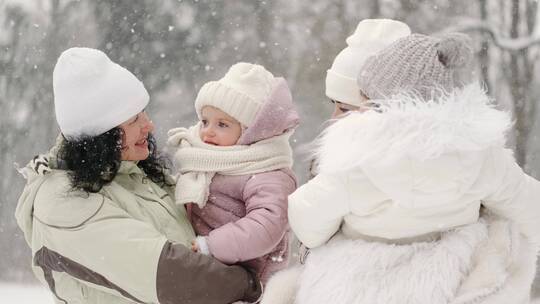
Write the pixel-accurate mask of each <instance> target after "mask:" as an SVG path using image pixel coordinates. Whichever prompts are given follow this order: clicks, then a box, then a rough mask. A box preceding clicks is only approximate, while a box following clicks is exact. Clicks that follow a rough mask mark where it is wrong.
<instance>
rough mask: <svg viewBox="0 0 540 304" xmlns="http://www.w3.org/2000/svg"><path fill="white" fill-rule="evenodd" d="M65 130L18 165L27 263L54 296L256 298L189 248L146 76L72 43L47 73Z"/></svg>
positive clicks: (245, 275)
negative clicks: (157, 137)
mask: <svg viewBox="0 0 540 304" xmlns="http://www.w3.org/2000/svg"><path fill="white" fill-rule="evenodd" d="M53 86H54V102H55V110H56V118H57V122H58V125H59V127H60V130H61V132H62V136H59V139H58V141H57V144H56V146H55V147H54V148H53V149H52V150H51V151H50V152H49V154H47V155H44V156H40V157H37V158H35V159H34V160H33V161H31V162H30V163H29V165H28V166H26V167H25V168H23V169H21V170H20V172H21V173H22V174H23V175H24V177H25V178H26V179H27V184H26V187H25V188H24V191H23V193H22V195H21V197H20V199H19V203H18V206H17V210H16V218H17V222H18V224H19V226H20V228H21V229H22V231H23V232H24V235H25V238H26V241H27V242H28V245H29V246H30V248H31V250H32V269H33V271H34V273H35V275H36V276H37V278H38V279H39V280H40V281H41V282H42V283H43V284H45V285H46V286H48V287H49V288H50V290H51V292H52V293H53V294H54V296H55V299H56V302H58V303H162V304H164V303H186V302H189V303H201V304H202V303H205V304H206V303H215V304H220V303H222V304H226V303H231V302H234V301H237V300H243V301H249V302H254V301H256V300H257V298H258V297H259V295H260V293H261V289H260V283H259V282H258V279H257V278H256V277H255V276H254V275H253V274H252V273H251V272H249V271H246V270H245V269H244V268H242V267H239V266H226V265H224V264H222V263H220V262H219V261H217V260H215V259H213V258H210V257H207V256H204V255H201V254H197V253H194V252H192V251H191V250H190V248H189V246H190V245H191V244H190V242H191V240H192V239H193V238H194V237H195V234H194V232H193V229H192V227H191V225H190V223H189V221H188V219H187V216H186V211H185V210H184V209H183V208H178V207H177V206H176V205H175V204H174V181H173V180H172V179H171V178H170V177H169V176H168V175H167V172H166V169H167V168H166V162H165V160H164V159H163V158H162V157H160V156H159V154H158V153H157V149H156V144H155V141H154V138H153V136H152V131H153V129H154V125H153V123H152V121H151V120H150V119H149V117H148V115H147V114H146V112H145V111H144V109H145V107H146V106H147V104H148V101H149V96H148V93H147V91H146V89H145V88H144V86H143V84H142V83H141V82H140V81H139V80H138V79H137V78H136V77H135V76H134V75H133V74H132V73H130V72H129V71H128V70H126V69H124V68H123V67H121V66H120V65H118V64H116V63H114V62H112V61H111V60H110V59H109V58H108V57H107V56H106V55H105V54H104V53H103V52H101V51H99V50H95V49H88V48H71V49H68V50H66V51H65V52H63V53H62V54H61V56H60V57H59V59H58V62H57V63H56V66H55V69H54V74H53Z"/></svg>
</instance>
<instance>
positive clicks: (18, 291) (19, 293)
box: [0, 283, 54, 304]
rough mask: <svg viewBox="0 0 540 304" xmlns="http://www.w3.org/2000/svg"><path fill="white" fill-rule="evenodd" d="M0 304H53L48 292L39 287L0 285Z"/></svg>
mask: <svg viewBox="0 0 540 304" xmlns="http://www.w3.org/2000/svg"><path fill="white" fill-rule="evenodd" d="M0 303H2V304H54V301H53V298H52V296H51V294H50V293H49V291H48V290H46V289H45V287H42V286H40V285H29V286H25V285H16V284H9V283H0Z"/></svg>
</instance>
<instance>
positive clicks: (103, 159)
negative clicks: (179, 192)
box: [58, 127, 170, 193]
mask: <svg viewBox="0 0 540 304" xmlns="http://www.w3.org/2000/svg"><path fill="white" fill-rule="evenodd" d="M123 136H124V131H123V130H122V129H121V128H120V127H116V128H114V129H112V130H109V131H107V132H105V133H103V134H101V135H98V136H85V137H81V138H78V139H77V140H64V142H63V144H62V146H61V148H60V151H59V155H58V157H59V159H60V160H61V161H63V162H64V164H65V167H66V169H67V170H69V171H70V172H69V173H68V175H69V178H70V180H71V186H72V188H73V189H82V190H84V191H86V192H93V193H95V192H99V191H100V190H101V188H103V186H104V185H107V184H109V183H110V182H112V181H113V180H114V178H115V176H116V174H117V173H118V169H119V168H120V164H121V162H122V160H121V155H122V138H123ZM147 140H148V150H149V151H150V154H149V156H148V158H146V159H145V160H141V161H139V162H138V163H137V166H138V167H139V168H141V169H142V170H143V171H144V173H145V174H146V176H147V177H148V178H150V180H152V181H153V182H155V183H157V184H159V185H162V186H163V185H170V184H169V183H167V180H166V178H165V171H166V170H167V169H168V168H169V161H168V159H167V158H165V157H163V156H161V155H160V154H159V153H158V151H157V148H156V140H155V138H154V136H152V134H148V138H147Z"/></svg>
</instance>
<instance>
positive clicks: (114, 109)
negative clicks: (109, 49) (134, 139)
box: [53, 48, 150, 140]
mask: <svg viewBox="0 0 540 304" xmlns="http://www.w3.org/2000/svg"><path fill="white" fill-rule="evenodd" d="M53 90H54V107H55V112H56V121H57V122H58V125H59V126H60V131H61V132H62V134H64V136H65V137H66V138H67V139H72V140H76V139H77V138H79V137H81V136H97V135H100V134H103V133H105V132H107V131H109V130H111V129H112V128H114V127H117V126H118V125H120V124H121V123H123V122H125V121H127V120H128V119H130V118H131V117H133V116H135V115H136V114H137V113H139V112H141V111H142V110H143V109H144V108H145V107H146V105H147V104H148V101H149V99H150V98H149V96H148V92H147V91H146V89H145V88H144V85H143V84H142V82H140V81H139V80H138V79H137V77H135V75H133V74H132V73H131V72H130V71H128V70H126V69H125V68H123V67H121V66H120V65H118V64H116V63H114V62H112V61H111V60H110V59H109V57H107V55H105V54H104V53H103V52H101V51H99V50H96V49H90V48H70V49H68V50H66V51H64V52H63V53H62V54H61V55H60V57H59V58H58V61H57V62H56V66H55V67H54V72H53Z"/></svg>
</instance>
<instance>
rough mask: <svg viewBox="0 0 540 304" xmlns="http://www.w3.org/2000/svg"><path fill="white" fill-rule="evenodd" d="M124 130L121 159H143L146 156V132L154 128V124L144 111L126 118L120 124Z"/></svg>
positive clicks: (147, 153) (147, 151)
mask: <svg viewBox="0 0 540 304" xmlns="http://www.w3.org/2000/svg"><path fill="white" fill-rule="evenodd" d="M120 128H122V130H123V131H124V136H123V138H122V160H132V161H138V160H145V159H146V158H148V155H149V154H150V151H149V150H148V141H147V138H148V134H149V133H151V132H152V131H153V130H154V124H153V123H152V121H151V120H150V118H148V114H146V112H145V111H142V112H140V113H139V114H137V115H135V116H133V117H132V118H130V119H128V120H127V121H126V122H124V123H122V124H121V125H120Z"/></svg>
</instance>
